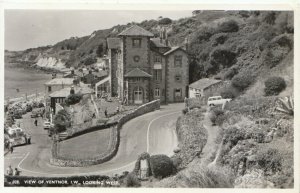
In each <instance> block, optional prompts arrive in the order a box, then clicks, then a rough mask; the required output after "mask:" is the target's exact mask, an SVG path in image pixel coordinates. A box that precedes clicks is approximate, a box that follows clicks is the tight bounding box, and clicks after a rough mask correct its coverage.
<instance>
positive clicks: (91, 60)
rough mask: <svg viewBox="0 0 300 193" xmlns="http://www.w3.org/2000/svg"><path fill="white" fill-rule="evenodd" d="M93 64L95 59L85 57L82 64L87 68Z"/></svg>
mask: <svg viewBox="0 0 300 193" xmlns="http://www.w3.org/2000/svg"><path fill="white" fill-rule="evenodd" d="M95 62H97V59H96V58H94V57H87V58H86V59H84V61H83V64H84V65H86V66H88V65H91V64H94V63H95Z"/></svg>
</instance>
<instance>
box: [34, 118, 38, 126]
mask: <svg viewBox="0 0 300 193" xmlns="http://www.w3.org/2000/svg"><path fill="white" fill-rule="evenodd" d="M34 124H35V126H36V127H37V124H38V121H37V119H35V120H34Z"/></svg>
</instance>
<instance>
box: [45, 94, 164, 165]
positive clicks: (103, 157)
mask: <svg viewBox="0 0 300 193" xmlns="http://www.w3.org/2000/svg"><path fill="white" fill-rule="evenodd" d="M159 108H160V101H159V100H155V101H151V102H149V103H146V104H143V105H141V106H139V107H138V108H137V109H135V110H132V111H131V112H130V113H129V114H127V115H125V116H123V117H121V118H120V119H119V120H118V121H117V122H116V123H113V124H112V125H111V129H112V132H111V139H112V141H111V146H110V148H109V149H108V150H107V151H106V152H105V153H103V154H100V155H98V156H96V157H94V158H90V159H84V160H83V159H69V158H66V157H62V156H60V155H59V154H58V151H59V142H57V141H55V140H54V141H53V144H52V158H51V159H50V163H51V164H52V165H55V166H61V167H83V166H90V165H96V164H101V163H104V162H106V161H109V160H110V159H111V158H113V157H114V156H115V155H116V153H117V151H118V149H119V145H120V130H121V128H122V126H123V124H124V123H126V122H127V121H129V120H131V119H133V118H135V117H138V116H140V115H143V114H145V113H148V112H151V111H154V110H157V109H159ZM105 128H107V127H105ZM101 129H104V127H103V125H99V126H95V127H91V128H89V129H87V130H85V131H82V132H78V133H76V134H74V135H73V136H72V137H75V136H78V135H82V134H85V133H87V132H91V131H96V130H101Z"/></svg>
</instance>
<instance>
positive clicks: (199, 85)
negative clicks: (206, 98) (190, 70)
mask: <svg viewBox="0 0 300 193" xmlns="http://www.w3.org/2000/svg"><path fill="white" fill-rule="evenodd" d="M219 82H221V80H216V79H209V78H203V79H200V80H197V81H196V82H193V83H192V84H190V85H189V87H190V88H195V89H200V90H202V89H205V88H207V87H209V86H211V85H214V84H216V83H219Z"/></svg>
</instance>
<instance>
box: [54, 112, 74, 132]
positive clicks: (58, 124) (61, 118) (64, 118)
mask: <svg viewBox="0 0 300 193" xmlns="http://www.w3.org/2000/svg"><path fill="white" fill-rule="evenodd" d="M53 123H54V128H55V130H56V132H58V133H59V132H63V131H65V130H66V129H67V127H68V126H70V124H71V116H70V115H69V113H68V112H67V111H66V110H64V109H62V110H60V111H58V112H57V114H56V115H55V117H54V120H53Z"/></svg>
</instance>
